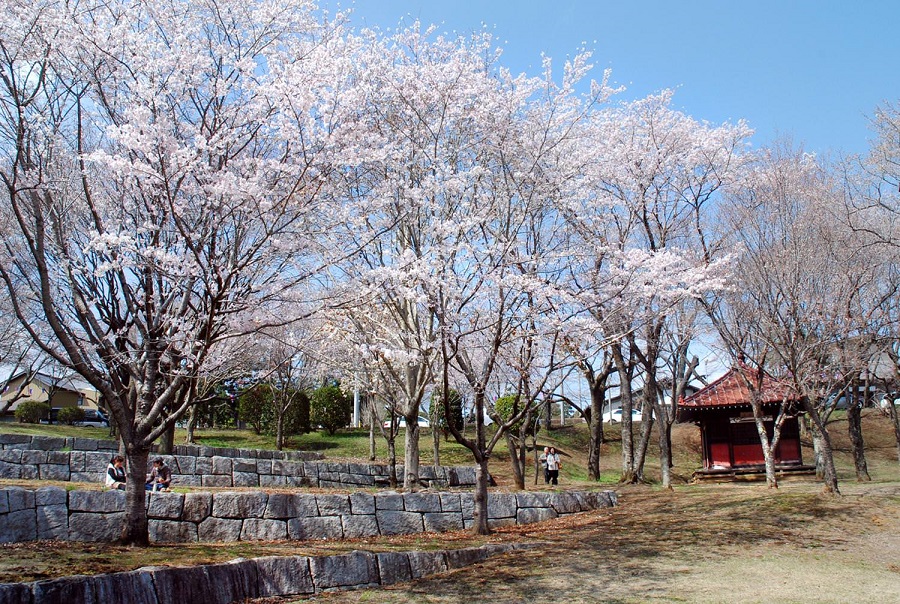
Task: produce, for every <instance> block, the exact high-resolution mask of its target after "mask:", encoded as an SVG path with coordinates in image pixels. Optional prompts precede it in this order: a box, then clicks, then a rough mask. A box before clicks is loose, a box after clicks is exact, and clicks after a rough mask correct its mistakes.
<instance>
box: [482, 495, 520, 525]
mask: <svg viewBox="0 0 900 604" xmlns="http://www.w3.org/2000/svg"><path fill="white" fill-rule="evenodd" d="M516 509H517V508H516V495H515V494H514V493H491V494H490V495H489V496H488V519H491V518H515V517H516Z"/></svg>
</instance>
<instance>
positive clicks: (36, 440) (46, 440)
mask: <svg viewBox="0 0 900 604" xmlns="http://www.w3.org/2000/svg"><path fill="white" fill-rule="evenodd" d="M31 448H32V449H39V450H42V451H59V450H60V449H65V448H66V439H65V438H59V437H56V436H32V437H31Z"/></svg>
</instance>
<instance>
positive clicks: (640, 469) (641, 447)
mask: <svg viewBox="0 0 900 604" xmlns="http://www.w3.org/2000/svg"><path fill="white" fill-rule="evenodd" d="M642 416H643V419H642V420H641V438H640V440H639V441H638V445H637V450H636V451H635V454H634V473H633V475H632V478H631V481H630V482H631V483H632V484H636V483H638V482H641V481H642V480H643V479H644V463H645V462H646V461H647V448H648V447H649V446H650V436H651V433H652V432H653V421H654V420H653V414H652V413H646V412H645V413H643V414H642ZM622 418H623V420H624V419H625V412H624V411H623V412H622ZM624 424H625V422H624V421H623V422H622V425H623V428H622V429H623V430H624V429H625V428H624Z"/></svg>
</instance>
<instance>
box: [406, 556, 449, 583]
mask: <svg viewBox="0 0 900 604" xmlns="http://www.w3.org/2000/svg"><path fill="white" fill-rule="evenodd" d="M408 555H409V568H410V570H411V571H412V576H413V578H414V579H418V578H420V577H427V576H428V575H434V574H437V573H442V572H444V571H446V570H447V559H446V557H445V556H444V552H440V551H438V552H409V554H408Z"/></svg>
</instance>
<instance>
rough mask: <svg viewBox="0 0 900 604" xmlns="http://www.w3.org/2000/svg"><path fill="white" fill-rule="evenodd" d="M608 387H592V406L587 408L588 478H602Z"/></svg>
mask: <svg viewBox="0 0 900 604" xmlns="http://www.w3.org/2000/svg"><path fill="white" fill-rule="evenodd" d="M605 400H606V388H598V387H593V388H591V407H590V409H587V410H586V413H585V415H586V416H587V417H586V419H587V420H588V426H589V431H590V437H589V438H590V440H589V441H588V468H587V469H588V479H590V480H600V446H601V445H602V444H603V403H604V401H605Z"/></svg>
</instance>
